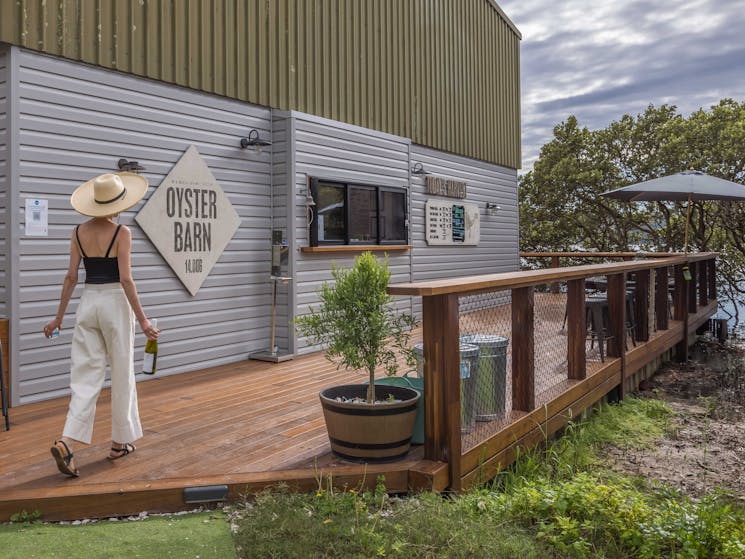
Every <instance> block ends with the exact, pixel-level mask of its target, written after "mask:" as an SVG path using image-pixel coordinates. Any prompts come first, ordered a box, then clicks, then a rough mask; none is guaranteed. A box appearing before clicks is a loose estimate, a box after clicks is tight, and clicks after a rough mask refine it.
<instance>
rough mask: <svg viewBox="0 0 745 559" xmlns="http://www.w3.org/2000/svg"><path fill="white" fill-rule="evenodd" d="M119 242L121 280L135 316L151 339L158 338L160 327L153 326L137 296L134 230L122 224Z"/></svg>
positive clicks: (117, 254) (117, 252)
mask: <svg viewBox="0 0 745 559" xmlns="http://www.w3.org/2000/svg"><path fill="white" fill-rule="evenodd" d="M117 243H118V246H117V249H116V257H117V260H118V261H119V281H120V282H121V284H122V288H123V289H124V293H125V295H126V296H127V300H128V301H129V304H130V306H131V307H132V310H133V311H134V313H135V318H137V322H139V323H140V328H141V329H142V331H143V332H144V333H145V335H146V336H147V338H148V339H149V340H157V339H158V329H157V328H153V327H152V325H151V324H150V321H149V320H148V318H147V316H145V311H144V310H142V305H140V298H139V297H138V296H137V287H136V286H135V280H134V279H133V278H132V232H131V231H130V230H129V227H127V226H126V225H122V228H121V229H120V230H119V234H118V235H117Z"/></svg>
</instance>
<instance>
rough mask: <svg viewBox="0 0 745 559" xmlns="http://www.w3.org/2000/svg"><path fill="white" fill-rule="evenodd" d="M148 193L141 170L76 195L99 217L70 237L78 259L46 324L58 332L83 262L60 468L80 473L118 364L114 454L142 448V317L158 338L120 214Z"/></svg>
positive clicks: (58, 449)
mask: <svg viewBox="0 0 745 559" xmlns="http://www.w3.org/2000/svg"><path fill="white" fill-rule="evenodd" d="M146 192H147V179H145V178H144V177H142V176H140V175H137V174H134V173H118V174H105V175H100V176H98V177H96V178H95V179H92V180H90V181H88V182H86V183H84V184H82V185H80V186H79V187H78V188H77V189H76V190H75V192H73V194H72V197H71V199H70V201H71V204H72V207H73V208H74V209H75V210H76V211H77V212H79V213H81V214H83V215H85V216H88V217H90V218H92V219H90V220H88V221H86V222H85V223H82V224H81V225H78V226H76V227H75V229H74V230H73V233H72V236H71V239H70V263H69V266H68V269H67V274H66V275H65V279H64V282H63V284H62V294H61V295H60V302H59V308H58V310H57V315H56V317H55V318H54V319H53V320H51V321H49V322H48V323H47V324H46V326H44V335H46V336H47V337H51V336H52V335H53V334H54V332H55V330H58V329H59V328H61V327H62V319H63V317H64V315H65V310H66V309H67V305H68V303H69V302H70V297H71V296H72V292H73V290H74V289H75V286H76V284H77V282H78V268H79V266H80V261H81V260H82V261H83V265H84V267H85V289H84V290H83V294H82V296H81V297H80V303H79V304H78V309H77V312H76V313H75V330H74V332H73V338H72V350H71V369H70V390H71V397H70V406H69V408H68V412H67V420H66V421H65V427H64V429H63V431H62V437H60V438H59V439H58V440H56V441H55V442H54V445H53V446H52V448H51V452H52V456H53V457H54V459H55V462H56V463H57V468H59V471H60V472H62V473H63V474H66V475H69V476H74V477H77V476H78V468H77V466H76V464H75V459H74V457H73V441H76V442H81V443H85V444H90V442H91V438H92V435H93V420H94V417H95V413H96V401H97V400H98V395H99V393H100V392H101V388H102V387H103V384H104V380H105V377H106V363H107V361H108V364H109V366H110V367H111V452H110V453H109V455H108V458H109V459H110V460H116V459H117V458H121V457H123V456H126V455H127V454H130V453H132V452H134V450H135V445H134V441H136V440H137V439H139V438H140V437H142V427H141V425H140V417H139V412H138V409H137V391H136V387H135V376H134V375H135V373H134V362H133V359H134V333H135V331H134V319H135V318H137V321H138V322H139V323H140V328H141V329H142V331H143V332H144V333H145V335H146V336H147V337H148V339H151V340H155V339H157V338H158V330H157V329H155V328H153V327H152V325H151V324H150V321H149V320H148V318H147V316H146V315H145V311H143V310H142V306H141V305H140V300H139V298H138V296H137V289H136V287H135V282H134V280H133V279H132V270H131V266H130V258H131V246H132V234H131V232H130V230H129V228H128V227H126V226H125V225H118V224H116V223H115V222H114V221H113V218H114V217H116V216H117V215H119V213H120V212H123V211H124V210H126V209H128V208H131V207H132V206H134V205H135V204H136V203H137V202H139V201H140V200H141V199H142V197H143V196H144V195H145V193H146Z"/></svg>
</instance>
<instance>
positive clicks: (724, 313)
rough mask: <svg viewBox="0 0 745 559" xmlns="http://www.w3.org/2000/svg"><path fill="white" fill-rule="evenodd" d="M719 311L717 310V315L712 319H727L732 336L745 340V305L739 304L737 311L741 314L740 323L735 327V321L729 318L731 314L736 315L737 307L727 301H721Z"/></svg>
mask: <svg viewBox="0 0 745 559" xmlns="http://www.w3.org/2000/svg"><path fill="white" fill-rule="evenodd" d="M719 307H720V308H719V310H717V314H715V315H714V316H713V317H712V318H726V319H728V321H727V326H728V329H729V332H730V336H732V337H733V338H737V339H739V340H745V305H743V304H739V305H738V306H737V311H738V313H739V319H740V323H739V324H738V325H736V326H735V319H734V318H729V316H730V314H731V315H734V314H735V313H734V311H735V306H734V305H733V304H732V303H731V302H729V301H727V302H725V301H723V300H721V299H720V300H719Z"/></svg>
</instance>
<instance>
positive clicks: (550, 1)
mask: <svg viewBox="0 0 745 559" xmlns="http://www.w3.org/2000/svg"><path fill="white" fill-rule="evenodd" d="M497 3H498V4H499V6H500V7H501V8H502V9H503V10H504V12H505V13H506V14H507V16H508V17H509V18H510V19H511V20H512V21H513V22H514V23H515V24H516V25H517V27H518V29H520V32H521V33H522V37H523V38H522V43H521V72H522V119H523V120H522V134H523V169H522V171H523V172H524V171H526V170H528V169H529V168H530V167H531V166H532V164H533V162H534V161H535V159H536V158H537V156H538V153H539V151H540V148H541V146H542V145H543V144H545V143H546V142H548V141H550V140H551V138H552V129H553V127H554V126H555V125H556V124H558V123H559V122H561V121H563V120H566V118H567V117H568V116H569V115H575V116H576V117H577V118H578V120H579V123H580V125H582V126H586V127H588V128H590V129H591V130H595V129H599V128H605V127H606V126H607V125H608V124H609V123H610V122H612V121H614V120H618V119H619V118H620V117H621V116H622V115H624V114H632V115H637V114H639V113H641V112H643V111H644V109H645V108H646V107H647V105H649V104H650V103H652V104H653V105H655V106H659V105H661V104H663V103H669V104H673V105H676V106H677V107H678V111H679V112H681V113H682V114H683V115H685V116H688V115H689V114H690V113H691V112H692V111H695V110H697V109H699V108H701V107H705V108H708V107H710V106H711V105H713V104H716V103H717V102H718V101H719V100H720V99H723V98H725V97H731V98H734V99H736V100H737V101H739V102H742V101H745V0H688V1H686V0H657V1H654V0H629V1H611V0H497Z"/></svg>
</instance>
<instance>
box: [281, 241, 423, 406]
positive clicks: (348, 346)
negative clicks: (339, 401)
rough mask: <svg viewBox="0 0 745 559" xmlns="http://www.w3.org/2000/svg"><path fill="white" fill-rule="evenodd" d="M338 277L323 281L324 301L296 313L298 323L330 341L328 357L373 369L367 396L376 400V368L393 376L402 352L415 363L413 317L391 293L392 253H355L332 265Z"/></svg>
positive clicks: (347, 365)
mask: <svg viewBox="0 0 745 559" xmlns="http://www.w3.org/2000/svg"><path fill="white" fill-rule="evenodd" d="M331 275H332V276H333V278H334V283H333V284H332V283H324V284H323V286H322V287H321V289H320V291H319V296H320V300H321V303H320V305H319V307H318V308H317V309H313V308H310V312H309V314H307V315H304V316H301V317H298V318H297V319H296V320H295V326H296V328H297V329H298V331H299V332H300V333H301V334H302V335H305V336H309V337H310V338H311V339H312V340H313V341H314V343H319V344H325V345H327V346H328V347H327V349H326V358H327V359H329V360H330V361H335V362H337V364H338V367H344V368H346V369H354V370H359V369H364V370H366V371H367V373H368V375H369V383H370V384H369V386H368V389H367V402H368V403H370V404H372V403H374V401H375V370H376V369H377V368H378V367H383V368H384V370H385V372H386V374H387V375H389V376H392V375H394V374H395V373H396V371H397V369H398V354H403V355H404V356H405V358H406V360H407V362H408V363H409V364H410V365H413V364H414V357H413V352H412V351H411V349H410V348H409V340H410V337H411V330H412V328H413V327H414V324H415V319H414V317H413V316H412V315H411V314H408V313H402V312H396V310H395V308H394V307H393V306H392V304H391V303H392V302H393V297H391V296H390V295H389V294H388V282H389V281H390V278H391V273H390V271H389V270H388V258H387V257H386V259H385V260H384V261H380V260H378V259H377V258H375V257H374V256H373V254H372V253H371V252H364V253H362V254H361V255H360V256H357V257H356V258H355V259H354V265H353V266H352V267H351V268H340V267H337V266H333V268H332V271H331Z"/></svg>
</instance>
